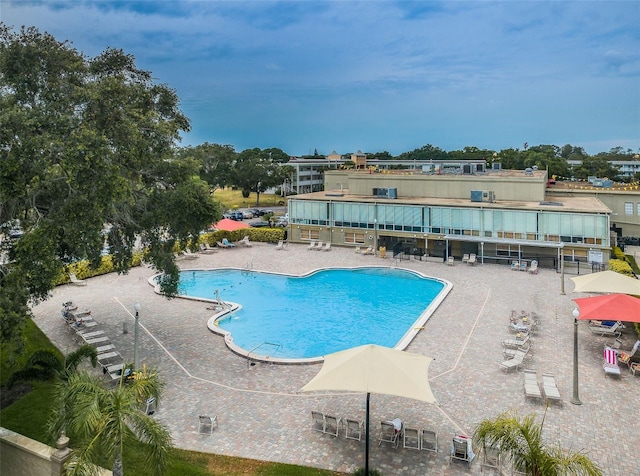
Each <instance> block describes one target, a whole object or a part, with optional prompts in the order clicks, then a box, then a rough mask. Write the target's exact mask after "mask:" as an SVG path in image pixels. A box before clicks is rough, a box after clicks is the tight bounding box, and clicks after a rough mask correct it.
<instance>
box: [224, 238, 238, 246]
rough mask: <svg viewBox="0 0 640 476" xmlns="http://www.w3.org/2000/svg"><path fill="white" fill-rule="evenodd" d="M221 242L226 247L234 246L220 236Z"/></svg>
mask: <svg viewBox="0 0 640 476" xmlns="http://www.w3.org/2000/svg"><path fill="white" fill-rule="evenodd" d="M222 244H223V245H224V246H226V247H227V248H235V246H236V245H234V244H233V243H231V242H230V241H229V240H228V239H227V238H222Z"/></svg>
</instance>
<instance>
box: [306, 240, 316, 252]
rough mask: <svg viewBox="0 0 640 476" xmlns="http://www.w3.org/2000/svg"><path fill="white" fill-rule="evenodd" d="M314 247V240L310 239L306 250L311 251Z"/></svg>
mask: <svg viewBox="0 0 640 476" xmlns="http://www.w3.org/2000/svg"><path fill="white" fill-rule="evenodd" d="M315 247H316V242H315V241H312V242H311V243H309V246H308V247H307V250H309V251H311V250H313V249H315Z"/></svg>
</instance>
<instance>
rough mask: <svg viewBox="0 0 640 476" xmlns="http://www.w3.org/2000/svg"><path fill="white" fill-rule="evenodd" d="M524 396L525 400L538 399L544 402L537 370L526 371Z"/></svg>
mask: <svg viewBox="0 0 640 476" xmlns="http://www.w3.org/2000/svg"><path fill="white" fill-rule="evenodd" d="M523 373H524V396H525V398H537V399H539V400H540V401H542V398H543V396H542V392H541V391H540V386H539V385H538V376H537V374H536V371H535V370H524V371H523Z"/></svg>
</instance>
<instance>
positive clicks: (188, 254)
mask: <svg viewBox="0 0 640 476" xmlns="http://www.w3.org/2000/svg"><path fill="white" fill-rule="evenodd" d="M180 253H181V254H182V256H184V257H185V258H186V259H198V258H200V257H199V256H198V255H197V254H195V253H192V252H191V250H189V249H184V250H182V251H181V252H180Z"/></svg>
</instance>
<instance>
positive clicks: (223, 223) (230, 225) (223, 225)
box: [213, 218, 249, 231]
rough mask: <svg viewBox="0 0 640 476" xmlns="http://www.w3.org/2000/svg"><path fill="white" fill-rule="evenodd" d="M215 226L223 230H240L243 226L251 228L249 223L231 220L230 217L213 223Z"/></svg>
mask: <svg viewBox="0 0 640 476" xmlns="http://www.w3.org/2000/svg"><path fill="white" fill-rule="evenodd" d="M213 228H215V229H217V230H223V231H234V230H239V229H241V228H249V225H247V224H246V223H242V222H241V221H235V220H229V219H228V218H223V219H222V220H220V221H219V222H218V223H216V224H215V225H213Z"/></svg>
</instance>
